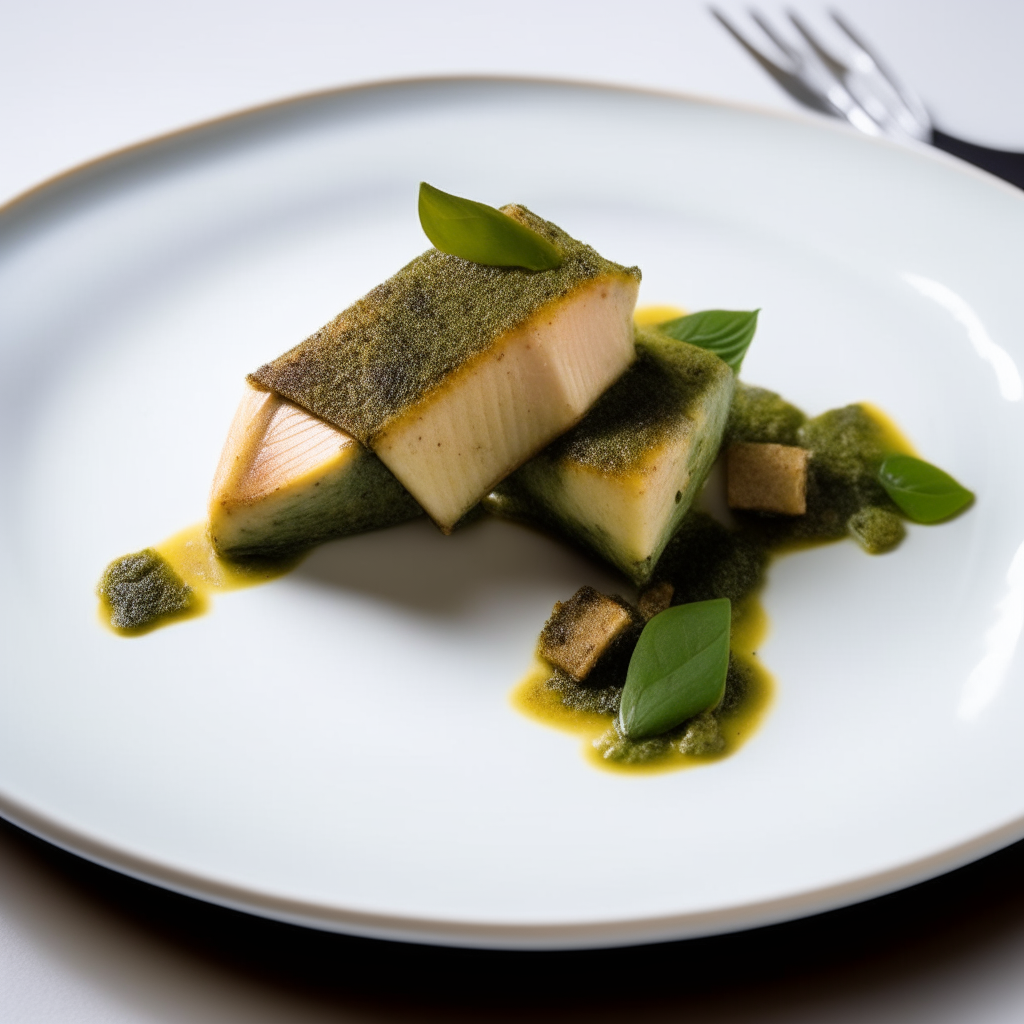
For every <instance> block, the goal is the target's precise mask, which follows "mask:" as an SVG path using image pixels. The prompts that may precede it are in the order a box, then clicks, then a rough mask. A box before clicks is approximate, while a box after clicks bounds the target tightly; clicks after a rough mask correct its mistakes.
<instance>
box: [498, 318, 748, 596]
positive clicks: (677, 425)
mask: <svg viewBox="0 0 1024 1024" xmlns="http://www.w3.org/2000/svg"><path fill="white" fill-rule="evenodd" d="M636 347H637V353H638V355H637V360H636V362H635V363H634V364H633V366H632V367H630V369H629V370H628V371H627V372H626V373H625V374H624V375H623V376H622V378H621V379H620V380H619V381H618V382H617V383H616V384H615V385H614V386H613V387H612V388H610V389H609V390H608V392H607V393H606V394H605V395H604V396H603V397H602V398H601V400H600V401H599V402H598V403H597V404H596V405H595V406H594V408H593V409H592V410H591V411H590V413H589V414H588V415H587V416H586V418H585V419H584V420H583V421H582V422H581V423H580V424H579V425H578V426H576V427H574V428H573V429H572V430H570V431H569V432H568V433H566V434H565V435H564V436H562V437H560V438H559V439H558V440H557V441H555V442H554V443H553V444H551V445H549V446H548V447H547V448H545V449H544V451H542V452H541V453H540V454H539V455H537V456H536V457H535V458H533V459H531V460H530V461H529V462H528V463H526V464H525V465H524V466H523V467H522V468H521V469H519V470H517V471H516V472H515V473H514V474H512V475H511V476H510V477H509V478H508V479H507V480H506V481H504V483H502V484H501V485H499V486H498V487H497V488H496V489H495V490H494V491H493V492H492V493H491V494H490V495H488V497H487V498H486V499H485V501H484V506H485V507H486V508H487V509H488V510H489V511H491V512H493V513H495V514H496V515H501V516H505V517H506V518H510V519H518V520H521V521H525V522H529V523H533V524H535V525H538V526H541V527H544V528H548V529H551V530H553V531H554V532H557V533H560V534H562V535H565V536H568V537H569V538H570V539H573V540H575V541H577V542H578V543H580V544H583V545H584V546H586V547H589V548H590V549H591V550H593V551H595V552H596V553H597V554H598V555H600V556H601V557H603V558H606V559H607V560H608V561H610V562H611V563H612V564H613V565H616V566H617V567H618V568H619V569H621V570H622V571H623V572H624V573H625V574H626V575H627V576H629V577H630V579H632V580H633V582H634V583H637V584H644V583H646V582H647V581H648V580H649V579H650V577H651V573H652V572H653V570H654V566H655V564H656V563H657V561H658V557H659V556H660V555H661V552H662V551H663V550H664V547H665V545H666V544H667V543H668V540H669V538H670V537H671V535H672V533H673V532H674V531H675V529H676V528H677V527H678V526H679V523H680V522H681V521H682V518H683V516H684V515H685V513H686V511H687V509H688V508H689V507H690V505H691V504H692V502H693V500H694V498H695V497H696V496H697V494H698V493H699V491H700V488H701V486H702V485H703V483H704V480H705V478H706V477H707V474H708V472H709V470H710V468H711V465H712V463H713V462H714V460H715V457H716V455H717V453H718V449H719V446H720V444H721V440H722V434H723V431H724V429H725V423H726V419H727V417H728V413H729V403H730V401H731V399H732V394H733V387H734V375H733V372H732V370H731V369H730V368H729V367H728V365H726V363H724V362H723V361H722V360H721V359H719V358H718V356H716V355H714V354H713V353H711V352H708V351H706V350H704V349H701V348H697V347H696V346H693V345H688V344H686V343H685V342H681V341H676V340H675V339H674V338H669V337H667V336H666V335H663V334H660V333H658V332H657V331H654V330H646V329H638V330H637V333H636Z"/></svg>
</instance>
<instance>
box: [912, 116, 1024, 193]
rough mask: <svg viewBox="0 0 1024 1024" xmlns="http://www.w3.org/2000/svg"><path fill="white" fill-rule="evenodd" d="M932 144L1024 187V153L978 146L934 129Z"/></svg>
mask: <svg viewBox="0 0 1024 1024" xmlns="http://www.w3.org/2000/svg"><path fill="white" fill-rule="evenodd" d="M932 145H933V146H935V148H936V149H941V150H943V151H945V152H946V153H952V154H953V156H958V157H960V159H961V160H966V161H967V162H968V163H969V164H974V166H975V167H980V168H981V169H982V170H983V171H988V172H989V174H994V175H995V176H996V177H997V178H1002V179H1003V181H1008V182H1010V184H1011V185H1016V186H1017V187H1018V188H1024V153H1009V152H1007V151H1006V150H1002V149H989V148H988V147H987V146H976V145H975V144H974V143H973V142H965V141H964V140H963V139H956V138H954V137H953V136H952V135H947V134H946V133H945V132H940V131H939V129H938V128H933V129H932Z"/></svg>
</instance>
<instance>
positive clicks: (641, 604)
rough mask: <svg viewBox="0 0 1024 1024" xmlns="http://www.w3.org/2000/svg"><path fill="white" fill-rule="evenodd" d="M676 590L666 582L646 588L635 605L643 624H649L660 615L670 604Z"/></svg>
mask: <svg viewBox="0 0 1024 1024" xmlns="http://www.w3.org/2000/svg"><path fill="white" fill-rule="evenodd" d="M675 592H676V588H675V587H673V586H672V584H671V583H669V582H668V581H667V580H665V581H663V582H661V583H655V584H653V585H652V586H650V587H648V588H647V589H646V590H645V591H644V592H643V593H642V594H641V595H640V598H639V600H638V601H637V603H636V606H637V608H639V609H640V614H641V615H642V616H643V619H644V622H649V621H650V620H651V619H653V618H654V616H655V615H660V614H661V612H663V611H664V610H665V609H666V608H667V607H668V606H669V605H670V604H671V603H672V595H673V594H674V593H675Z"/></svg>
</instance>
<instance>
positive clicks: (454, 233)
mask: <svg viewBox="0 0 1024 1024" xmlns="http://www.w3.org/2000/svg"><path fill="white" fill-rule="evenodd" d="M419 205H420V224H422V225H423V231H424V232H425V233H426V236H427V238H429V239H430V241H431V243H432V244H433V246H434V248H435V249H440V250H441V252H446V253H448V254H449V255H451V256H460V257H461V258H462V259H464V260H471V261H472V262H473V263H483V264H486V265H487V266H489V267H525V268H526V269H527V270H554V269H555V268H556V267H559V266H561V265H562V254H561V253H560V252H559V251H558V249H557V248H555V246H554V245H552V244H551V243H550V242H549V241H548V240H547V239H546V238H544V237H542V236H541V235H538V234H537V232H536V231H532V230H531V229H530V228H528V227H525V226H524V225H522V224H520V223H519V221H517V220H513V219H512V218H511V217H509V216H508V215H507V214H504V213H502V212H501V210H496V209H495V208H494V207H493V206H487V205H486V204H485V203H477V202H474V201H473V200H472V199H462V198H461V197H460V196H453V195H449V193H447V192H442V191H441V190H440V189H438V188H434V187H433V186H432V185H428V184H427V183H426V182H425V181H421V182H420V204H419Z"/></svg>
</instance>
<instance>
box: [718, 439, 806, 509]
mask: <svg viewBox="0 0 1024 1024" xmlns="http://www.w3.org/2000/svg"><path fill="white" fill-rule="evenodd" d="M809 457H810V452H808V451H807V449H806V448H797V447H795V446H794V445H788V444H750V443H746V442H743V443H739V444H731V445H729V450H728V452H727V455H726V463H727V466H726V480H727V483H726V492H727V501H728V503H729V507H730V508H737V509H749V510H751V511H755V512H775V513H777V514H779V515H784V516H802V515H803V514H804V513H805V512H806V511H807V460H808V458H809Z"/></svg>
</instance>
